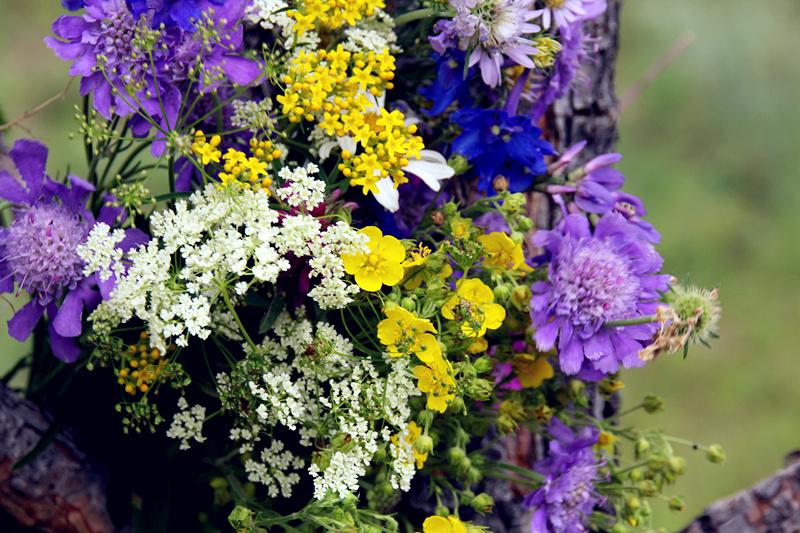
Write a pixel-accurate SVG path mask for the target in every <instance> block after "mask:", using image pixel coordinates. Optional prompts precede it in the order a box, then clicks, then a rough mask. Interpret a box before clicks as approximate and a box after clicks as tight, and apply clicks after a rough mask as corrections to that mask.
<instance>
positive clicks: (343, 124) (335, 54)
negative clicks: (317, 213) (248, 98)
mask: <svg viewBox="0 0 800 533" xmlns="http://www.w3.org/2000/svg"><path fill="white" fill-rule="evenodd" d="M394 69H395V64H394V56H392V55H391V54H390V53H389V51H388V50H383V51H382V52H372V51H370V52H366V53H364V52H356V53H351V52H349V51H347V50H345V49H344V48H343V47H342V45H339V46H338V47H337V48H336V49H335V50H316V51H303V52H301V53H300V54H299V55H298V56H297V57H295V58H294V59H293V60H292V62H291V63H290V65H289V70H288V72H287V74H286V75H285V76H284V78H283V81H284V83H285V84H286V90H285V91H284V94H282V95H279V96H278V102H279V103H280V104H281V105H282V112H283V113H284V114H285V115H287V116H288V117H289V120H290V121H291V122H300V121H301V120H303V119H305V120H307V121H309V122H311V121H317V122H318V124H319V127H320V128H321V129H322V130H324V131H325V133H326V134H328V135H331V136H333V135H335V136H336V137H339V138H343V137H349V138H350V139H352V142H353V143H355V145H356V147H359V146H360V147H361V150H358V153H350V152H349V151H347V150H344V151H343V152H342V159H343V162H342V163H341V164H340V165H339V170H340V171H341V172H342V174H343V175H344V176H346V177H347V178H349V179H350V183H351V185H354V186H361V187H362V190H363V192H364V194H367V193H369V192H371V193H373V194H378V187H377V186H376V183H377V182H378V180H380V179H381V178H385V177H391V178H392V180H393V181H394V185H395V187H398V186H400V185H402V184H403V183H405V182H406V181H408V178H406V176H405V172H404V171H403V168H404V167H405V166H406V165H408V163H409V159H419V158H420V157H421V151H422V149H423V148H424V147H425V145H424V143H423V142H422V138H421V137H420V136H418V135H416V132H417V127H416V126H415V125H413V124H411V125H406V123H405V122H406V121H405V115H403V113H402V112H400V111H398V110H393V111H387V110H386V109H384V108H383V106H382V105H379V103H378V100H377V98H378V97H380V96H381V95H382V94H383V92H384V91H385V90H386V89H391V88H392V87H393V86H394V84H393V83H392V81H391V80H392V79H394Z"/></svg>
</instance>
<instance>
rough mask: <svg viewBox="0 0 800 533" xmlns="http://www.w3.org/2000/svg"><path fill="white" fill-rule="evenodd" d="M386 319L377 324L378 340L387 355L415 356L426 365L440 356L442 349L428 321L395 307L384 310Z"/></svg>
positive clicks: (433, 328)
mask: <svg viewBox="0 0 800 533" xmlns="http://www.w3.org/2000/svg"><path fill="white" fill-rule="evenodd" d="M383 312H384V314H385V315H386V318H385V319H384V320H381V321H380V322H379V323H378V340H380V341H381V344H383V345H384V346H386V347H387V351H388V352H389V355H390V356H392V357H400V356H402V355H416V356H417V357H418V358H419V360H420V361H422V362H425V363H428V362H430V361H433V360H434V358H437V357H441V356H442V349H441V347H440V346H439V341H438V340H437V339H436V337H435V335H434V333H436V328H435V327H433V324H431V321H430V320H427V319H424V318H419V317H418V316H417V315H415V314H414V313H412V312H410V311H408V310H406V309H404V308H402V307H399V306H395V307H392V308H390V309H384V311H383Z"/></svg>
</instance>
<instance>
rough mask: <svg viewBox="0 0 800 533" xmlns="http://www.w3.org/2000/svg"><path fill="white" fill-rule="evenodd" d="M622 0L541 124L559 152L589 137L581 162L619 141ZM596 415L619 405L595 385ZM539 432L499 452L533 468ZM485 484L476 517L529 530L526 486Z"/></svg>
mask: <svg viewBox="0 0 800 533" xmlns="http://www.w3.org/2000/svg"><path fill="white" fill-rule="evenodd" d="M620 7H621V6H620V1H619V0H609V2H608V10H607V11H606V13H605V14H604V15H603V16H602V17H600V18H599V19H597V20H596V21H594V22H592V23H591V24H590V25H589V26H588V28H587V33H588V34H589V35H591V36H592V40H591V42H592V54H591V57H592V60H591V61H587V62H586V64H585V65H584V66H583V67H582V68H581V74H580V80H579V81H578V82H576V83H573V88H572V89H571V90H570V91H569V92H568V93H567V94H566V95H564V97H563V98H561V99H559V100H558V101H556V102H555V104H554V105H553V107H552V109H551V110H550V112H548V114H547V116H546V118H545V122H544V124H543V130H544V135H545V136H546V137H547V139H548V141H550V142H551V143H552V144H553V146H554V147H555V148H556V150H558V151H559V152H561V151H563V150H564V149H566V148H568V147H569V146H571V145H572V144H574V143H576V142H579V141H582V140H586V141H587V146H586V148H585V149H584V150H583V152H582V153H581V155H580V157H579V159H578V162H579V163H582V162H585V161H587V160H588V159H590V158H592V157H594V156H595V155H598V154H602V153H605V152H611V151H613V150H614V145H615V144H616V142H617V137H618V134H617V97H616V92H615V83H614V81H615V63H616V59H617V50H618V46H619V13H620ZM528 209H529V213H530V215H531V217H532V219H533V220H534V222H535V226H536V227H537V228H551V227H553V225H554V224H555V223H556V222H557V220H558V218H559V213H558V211H557V210H556V209H554V205H553V204H552V202H551V201H550V197H549V196H548V195H544V194H541V193H531V194H530V196H529V202H528ZM590 393H591V394H592V399H593V401H592V410H593V415H594V416H595V417H597V418H601V417H603V416H610V415H611V414H613V413H614V412H615V410H616V408H617V405H618V399H617V398H616V397H615V398H614V399H612V401H611V402H606V401H605V400H603V398H602V397H601V396H600V395H599V394H598V393H597V391H596V389H591V390H590ZM543 452H544V443H543V441H542V439H541V438H538V437H537V436H534V435H531V434H530V433H528V432H521V433H520V434H519V435H518V436H516V437H515V438H508V439H505V440H504V441H502V442H501V444H500V445H499V446H498V447H497V449H496V453H497V454H498V456H499V457H501V458H502V459H503V460H505V461H509V462H511V463H516V464H517V465H519V466H523V467H526V468H529V467H531V466H532V465H533V463H534V462H535V461H536V458H537V457H542V455H543ZM485 490H486V491H487V492H488V493H490V494H491V495H492V496H493V497H494V499H495V502H496V508H495V513H494V514H493V516H492V517H491V518H488V519H486V520H480V519H478V520H477V521H479V522H482V523H484V524H485V525H487V526H489V527H490V528H491V530H492V531H529V529H530V526H529V524H530V515H529V513H527V512H526V511H525V510H524V509H523V508H522V506H521V505H520V502H521V499H522V498H523V497H524V495H525V493H526V492H528V489H525V488H522V487H518V486H516V485H513V484H510V483H508V482H505V481H489V482H487V485H486V488H485Z"/></svg>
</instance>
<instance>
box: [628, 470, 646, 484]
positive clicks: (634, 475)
mask: <svg viewBox="0 0 800 533" xmlns="http://www.w3.org/2000/svg"><path fill="white" fill-rule="evenodd" d="M628 477H630V478H631V481H641V480H642V479H643V478H644V474H643V473H642V471H641V470H640V469H638V468H634V469H633V470H631V473H630V474H628Z"/></svg>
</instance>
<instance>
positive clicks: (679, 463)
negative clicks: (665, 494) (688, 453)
mask: <svg viewBox="0 0 800 533" xmlns="http://www.w3.org/2000/svg"><path fill="white" fill-rule="evenodd" d="M669 471H670V472H672V473H673V474H675V475H676V476H680V475H683V473H684V472H685V471H686V459H684V458H683V457H677V456H673V457H670V458H669Z"/></svg>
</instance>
